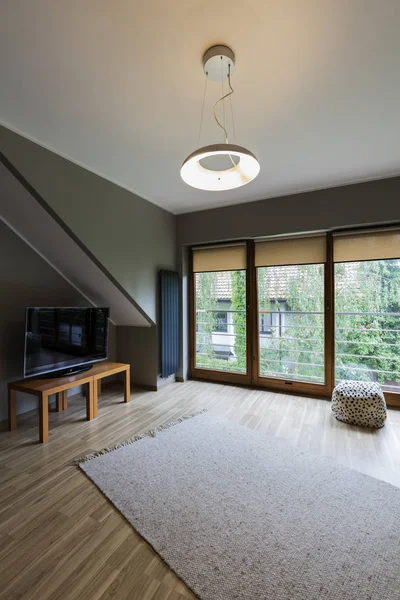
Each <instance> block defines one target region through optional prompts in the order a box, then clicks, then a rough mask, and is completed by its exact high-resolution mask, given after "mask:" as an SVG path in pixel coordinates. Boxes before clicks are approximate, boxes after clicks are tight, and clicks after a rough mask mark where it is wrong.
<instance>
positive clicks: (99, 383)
mask: <svg viewBox="0 0 400 600" xmlns="http://www.w3.org/2000/svg"><path fill="white" fill-rule="evenodd" d="M96 387H97V395H98V396H101V379H98V380H97V386H96Z"/></svg>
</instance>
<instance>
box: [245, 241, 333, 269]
mask: <svg viewBox="0 0 400 600" xmlns="http://www.w3.org/2000/svg"><path fill="white" fill-rule="evenodd" d="M255 262H256V267H272V266H279V265H305V264H313V263H324V262H326V236H325V235H321V236H316V237H304V238H297V239H296V238H292V239H282V240H268V241H264V242H257V243H256V257H255Z"/></svg>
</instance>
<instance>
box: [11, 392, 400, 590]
mask: <svg viewBox="0 0 400 600" xmlns="http://www.w3.org/2000/svg"><path fill="white" fill-rule="evenodd" d="M122 399H123V390H122V386H121V387H120V386H119V385H118V384H113V385H112V386H111V387H109V388H107V389H106V391H105V393H104V394H103V395H102V396H101V398H100V404H99V416H98V418H97V419H96V420H94V421H90V422H87V421H85V402H84V400H83V398H82V397H80V396H75V397H74V398H71V399H70V400H69V408H68V410H67V411H66V412H63V413H56V412H51V413H50V438H49V442H48V443H47V444H39V443H38V442H37V436H38V428H37V415H36V414H35V413H30V414H27V415H24V416H22V417H19V420H18V429H17V430H16V431H13V432H8V431H6V430H5V427H6V423H2V424H1V426H2V429H1V431H0V482H1V488H0V582H1V585H0V598H1V599H7V600H12V599H16V598H24V599H27V600H28V599H29V600H46V599H47V598H49V599H50V598H51V599H52V600H57V599H73V600H76V599H79V600H95V599H102V600H104V599H106V598H113V599H118V600H127V599H129V600H131V599H132V600H135V599H138V600H139V599H140V600H183V599H184V598H194V596H193V594H191V592H190V591H189V590H188V589H187V588H186V587H185V586H184V585H183V583H181V582H180V581H179V579H178V578H177V577H176V576H175V575H174V574H173V573H172V571H170V569H168V567H167V566H166V565H165V564H164V563H163V562H162V561H161V559H159V558H158V557H157V555H156V554H155V553H154V552H153V551H152V549H151V548H150V547H149V546H148V545H147V544H146V543H145V542H144V541H142V540H141V538H139V536H138V535H137V534H136V533H135V532H134V530H133V529H132V528H131V526H130V525H128V523H126V522H125V520H124V519H123V518H122V517H121V516H120V514H119V513H118V512H117V511H116V510H115V509H114V508H113V507H112V505H111V504H110V503H109V502H108V501H107V500H105V498H104V497H103V496H102V494H101V493H100V492H99V491H98V490H97V489H96V488H95V486H94V485H93V484H92V483H91V482H90V481H89V480H88V479H87V478H86V477H85V476H84V475H83V473H82V472H81V471H80V470H79V469H78V468H77V467H76V466H74V465H73V464H72V461H73V459H74V458H75V457H77V456H81V455H84V454H87V453H89V452H91V451H92V450H97V449H100V448H103V447H105V446H108V445H110V444H112V443H114V442H119V441H122V440H124V439H125V438H128V437H130V436H132V435H133V434H137V433H140V432H144V431H147V430H148V429H151V428H152V427H154V426H157V425H160V424H163V423H167V422H169V421H172V420H174V419H175V418H177V417H179V416H183V415H189V414H191V413H193V412H195V411H197V410H199V409H202V408H206V409H208V410H209V411H211V412H213V413H216V414H218V415H223V416H224V417H226V418H228V419H231V420H233V421H237V422H240V423H242V424H244V425H246V426H247V427H250V428H254V429H258V430H260V431H263V432H265V433H267V434H269V435H273V436H276V437H279V438H284V439H286V440H288V442H289V443H290V444H294V445H295V446H297V447H299V448H304V449H309V450H311V451H313V452H315V453H318V454H324V455H326V456H331V457H333V458H334V459H335V460H337V461H338V462H340V463H343V464H346V465H348V466H350V467H353V468H354V469H358V470H360V471H363V472H364V473H368V474H370V475H373V476H375V477H378V478H381V479H384V480H386V481H389V482H391V483H393V484H394V485H398V486H399V487H400V412H399V411H394V410H391V411H389V418H388V422H387V424H386V426H385V427H384V428H383V429H381V430H379V431H376V432H371V431H368V430H364V429H359V428H356V427H351V426H347V425H344V424H342V423H339V422H337V421H336V420H335V419H334V418H333V417H332V415H331V412H330V405H329V402H327V401H325V400H313V399H307V398H300V397H294V396H286V395H282V394H276V393H270V392H266V391H259V390H248V389H244V388H240V387H234V386H224V385H218V384H211V383H200V382H193V381H191V382H187V383H184V384H183V383H176V384H171V385H168V386H166V387H165V388H164V389H163V390H162V391H159V392H140V391H133V392H132V401H131V402H130V403H129V404H123V403H122ZM227 600H228V599H227Z"/></svg>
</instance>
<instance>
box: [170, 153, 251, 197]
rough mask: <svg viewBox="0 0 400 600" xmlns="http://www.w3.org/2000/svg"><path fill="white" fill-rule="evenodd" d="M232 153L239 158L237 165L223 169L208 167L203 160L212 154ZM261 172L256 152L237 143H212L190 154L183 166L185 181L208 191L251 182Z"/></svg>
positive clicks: (226, 188) (235, 186) (230, 188)
mask: <svg viewBox="0 0 400 600" xmlns="http://www.w3.org/2000/svg"><path fill="white" fill-rule="evenodd" d="M223 155H230V156H233V157H236V158H238V159H239V161H238V163H237V164H236V165H235V166H232V167H231V168H230V169H225V170H223V171H215V170H212V169H206V168H205V167H203V165H202V164H201V163H200V161H201V160H204V159H205V158H209V157H212V156H223ZM259 172H260V164H259V162H258V160H257V159H256V157H255V156H254V154H252V153H251V152H250V151H249V150H246V148H243V147H242V146H236V145H235V144H212V145H210V146H204V147H203V148H199V149H198V150H196V151H195V152H193V153H192V154H190V155H189V156H188V157H187V158H186V160H185V161H184V163H183V165H182V167H181V177H182V179H183V181H184V182H185V183H187V184H188V185H190V186H192V187H194V188H197V189H199V190H206V191H224V190H233V189H234V188H238V187H241V186H243V185H246V184H247V183H250V181H252V180H253V179H254V178H255V177H257V175H258V173H259Z"/></svg>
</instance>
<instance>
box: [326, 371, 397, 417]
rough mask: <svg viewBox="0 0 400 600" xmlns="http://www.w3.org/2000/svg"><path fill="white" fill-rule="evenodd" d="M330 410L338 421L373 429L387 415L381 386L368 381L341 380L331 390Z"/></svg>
mask: <svg viewBox="0 0 400 600" xmlns="http://www.w3.org/2000/svg"><path fill="white" fill-rule="evenodd" d="M332 412H333V413H334V415H335V417H336V418H337V419H338V420H339V421H344V422H345V423H352V424H353V425H361V426H362V427H371V428H374V429H378V428H380V427H383V426H384V424H385V421H386V417H387V411H386V402H385V397H384V395H383V392H382V390H381V387H380V385H379V383H374V382H370V381H341V382H340V383H339V384H338V385H337V386H336V387H335V389H334V390H333V394H332Z"/></svg>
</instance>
